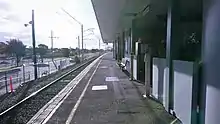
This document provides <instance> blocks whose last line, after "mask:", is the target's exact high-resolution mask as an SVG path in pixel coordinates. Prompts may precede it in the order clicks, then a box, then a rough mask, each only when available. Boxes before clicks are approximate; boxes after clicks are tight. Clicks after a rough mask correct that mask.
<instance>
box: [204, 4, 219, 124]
mask: <svg viewBox="0 0 220 124" xmlns="http://www.w3.org/2000/svg"><path fill="white" fill-rule="evenodd" d="M219 12H220V0H204V1H203V42H202V53H203V54H202V55H203V56H202V60H203V76H202V77H203V81H204V84H205V89H206V92H205V94H206V99H205V96H204V99H205V100H204V101H205V108H204V109H205V124H219V122H220V117H219V114H220V107H219V105H220V82H219V81H220V76H219V74H220V58H219V48H220V42H219V38H220V35H219V32H220V14H219Z"/></svg>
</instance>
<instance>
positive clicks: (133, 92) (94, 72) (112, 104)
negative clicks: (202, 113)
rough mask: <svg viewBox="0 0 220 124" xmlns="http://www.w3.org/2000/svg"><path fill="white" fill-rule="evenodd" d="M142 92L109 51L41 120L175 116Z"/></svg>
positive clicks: (157, 122) (148, 123) (66, 123)
mask: <svg viewBox="0 0 220 124" xmlns="http://www.w3.org/2000/svg"><path fill="white" fill-rule="evenodd" d="M143 94H144V85H142V84H139V83H136V82H131V81H129V78H128V77H127V76H126V75H125V74H124V73H123V72H122V71H121V70H120V68H119V67H118V66H117V65H116V61H115V60H114V59H113V57H112V53H108V54H106V55H104V56H103V57H102V58H101V59H99V60H98V61H97V62H96V64H94V66H92V67H91V68H90V70H89V71H88V72H87V73H86V74H85V75H84V76H83V78H82V79H81V80H80V81H79V83H78V84H77V86H76V87H75V88H74V89H73V90H72V91H71V93H70V94H69V96H68V97H67V98H66V99H65V100H64V101H63V103H62V104H61V105H60V106H59V108H58V109H57V110H56V111H55V112H54V113H53V114H51V115H50V117H49V118H48V117H47V121H44V122H43V123H47V124H170V123H172V121H173V120H175V118H174V117H173V116H171V115H170V114H169V113H167V112H166V111H165V110H164V108H163V106H162V105H161V104H159V103H157V102H156V101H154V100H151V99H148V98H143V97H142V96H143Z"/></svg>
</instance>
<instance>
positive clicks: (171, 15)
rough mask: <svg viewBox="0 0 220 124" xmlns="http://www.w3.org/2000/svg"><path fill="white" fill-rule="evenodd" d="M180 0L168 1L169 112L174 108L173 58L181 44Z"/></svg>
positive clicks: (167, 79)
mask: <svg viewBox="0 0 220 124" xmlns="http://www.w3.org/2000/svg"><path fill="white" fill-rule="evenodd" d="M178 5H179V4H178V1H177V0H169V3H168V13H167V15H168V16H167V39H166V45H167V46H166V61H167V67H168V70H167V77H166V82H167V83H166V84H165V85H166V90H165V92H166V94H165V97H166V98H165V99H166V100H165V101H166V103H165V105H164V106H165V109H166V110H167V111H169V112H171V110H173V104H174V103H173V97H174V94H173V91H174V85H173V74H174V72H173V60H174V58H175V56H176V55H177V52H178V47H179V44H178V42H179V41H180V40H178V39H179V38H180V37H179V35H178V32H179V30H180V29H178V24H179V22H180V20H179V19H180V18H179V14H180V13H179V10H178Z"/></svg>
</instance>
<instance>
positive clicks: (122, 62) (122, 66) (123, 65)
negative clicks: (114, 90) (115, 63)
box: [120, 58, 128, 70]
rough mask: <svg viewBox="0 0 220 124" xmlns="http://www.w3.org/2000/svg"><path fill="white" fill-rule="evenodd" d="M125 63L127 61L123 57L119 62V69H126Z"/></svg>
mask: <svg viewBox="0 0 220 124" xmlns="http://www.w3.org/2000/svg"><path fill="white" fill-rule="evenodd" d="M127 64H128V61H127V60H126V59H125V58H123V59H122V61H121V63H120V67H121V69H122V70H126V66H127Z"/></svg>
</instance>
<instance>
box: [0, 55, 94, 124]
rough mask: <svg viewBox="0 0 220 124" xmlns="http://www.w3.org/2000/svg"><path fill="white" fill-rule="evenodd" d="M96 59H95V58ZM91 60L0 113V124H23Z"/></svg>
mask: <svg viewBox="0 0 220 124" xmlns="http://www.w3.org/2000/svg"><path fill="white" fill-rule="evenodd" d="M95 58H96V57H95ZM95 58H92V59H91V60H88V61H87V62H86V63H84V64H82V65H80V66H78V67H76V68H74V69H73V70H71V71H69V72H67V73H66V74H64V75H62V76H60V77H59V78H57V79H55V80H54V81H52V82H50V83H48V84H47V85H45V86H44V87H42V88H40V89H39V90H37V91H35V92H33V93H32V94H31V95H29V96H28V97H26V98H24V99H22V100H21V101H19V102H17V103H16V104H15V105H13V106H11V107H10V108H8V109H6V110H5V111H3V112H1V113H0V124H25V123H27V122H28V121H29V120H30V119H31V118H32V117H33V116H34V115H35V114H36V113H37V112H38V110H40V109H41V108H42V107H43V106H44V105H45V104H47V102H49V101H50V100H51V99H52V98H53V97H54V96H56V94H58V93H59V92H60V91H61V90H62V89H63V88H64V87H65V86H66V85H67V84H68V83H69V82H71V80H72V79H74V78H75V77H76V76H77V75H78V74H79V73H80V72H81V71H82V70H83V69H84V68H85V67H86V66H87V65H89V64H90V63H91V62H92V61H94V60H95Z"/></svg>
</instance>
